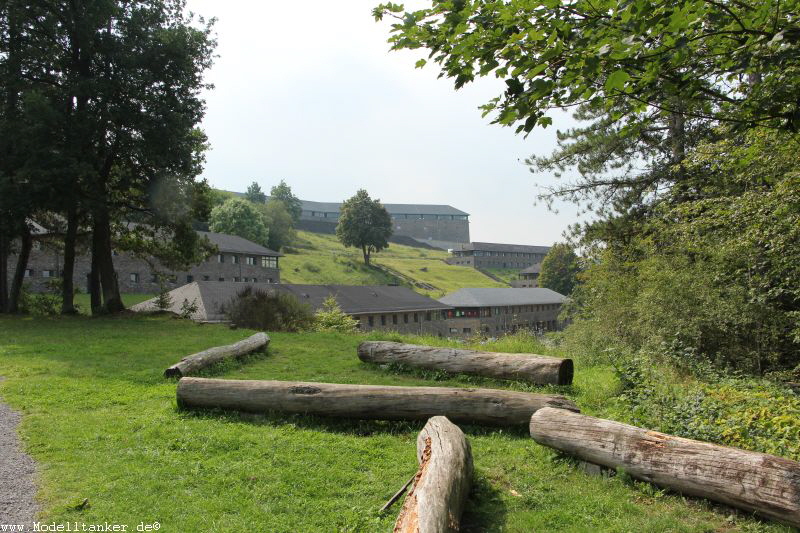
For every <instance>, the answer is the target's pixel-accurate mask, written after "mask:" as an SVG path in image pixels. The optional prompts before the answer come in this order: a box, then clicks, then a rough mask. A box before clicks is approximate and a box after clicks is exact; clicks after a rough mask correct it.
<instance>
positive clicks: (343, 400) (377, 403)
mask: <svg viewBox="0 0 800 533" xmlns="http://www.w3.org/2000/svg"><path fill="white" fill-rule="evenodd" d="M177 397H178V405H179V406H181V407H186V408H196V409H214V408H219V409H227V410H235V411H245V412H250V413H266V412H269V411H282V412H286V413H308V414H315V415H322V416H331V417H339V418H360V419H375V420H427V419H428V418H430V417H432V416H436V415H443V416H446V417H447V418H449V419H450V420H453V421H456V420H458V421H461V422H468V423H476V424H487V425H501V426H504V425H505V426H507V425H515V424H516V425H523V424H527V423H528V421H529V420H530V417H531V415H532V414H533V413H534V412H535V411H536V410H537V409H541V408H542V407H548V406H550V407H560V408H563V409H573V410H576V411H577V410H578V409H577V407H575V404H574V403H572V402H571V401H570V400H568V399H567V398H565V397H563V396H557V395H550V394H529V393H525V392H515V391H505V390H494V389H459V388H449V387H390V386H382V385H338V384H332V383H305V382H298V381H251V380H226V379H203V378H183V379H181V380H180V381H179V382H178V391H177Z"/></svg>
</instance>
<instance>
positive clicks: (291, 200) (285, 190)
mask: <svg viewBox="0 0 800 533" xmlns="http://www.w3.org/2000/svg"><path fill="white" fill-rule="evenodd" d="M269 200H270V202H272V201H279V202H283V205H284V206H286V210H287V211H289V214H290V215H291V216H292V220H293V221H294V223H295V224H297V222H299V221H300V215H302V214H303V204H302V202H301V201H300V200H298V198H297V196H295V195H294V194H292V188H291V187H289V186H288V185H286V182H285V181H284V180H281V182H280V183H279V184H277V185H275V186H274V187H273V188H272V189H271V190H270V191H269Z"/></svg>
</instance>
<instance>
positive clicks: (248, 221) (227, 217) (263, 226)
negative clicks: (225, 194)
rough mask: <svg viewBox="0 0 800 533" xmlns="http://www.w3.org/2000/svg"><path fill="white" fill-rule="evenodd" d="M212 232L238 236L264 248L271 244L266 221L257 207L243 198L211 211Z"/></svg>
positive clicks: (231, 199) (229, 200)
mask: <svg viewBox="0 0 800 533" xmlns="http://www.w3.org/2000/svg"><path fill="white" fill-rule="evenodd" d="M209 222H210V224H209V226H210V228H211V231H215V232H218V233H227V234H229V235H238V236H239V237H242V238H243V239H247V240H250V241H253V242H255V243H257V244H260V245H262V246H267V245H268V243H269V228H268V227H267V222H266V219H265V217H264V215H263V213H261V211H259V210H258V208H257V207H256V206H254V205H253V204H252V203H250V202H248V201H247V200H243V199H241V198H230V199H228V200H226V201H225V203H224V204H222V205H220V206H218V207H215V208H214V209H212V210H211V218H210V219H209Z"/></svg>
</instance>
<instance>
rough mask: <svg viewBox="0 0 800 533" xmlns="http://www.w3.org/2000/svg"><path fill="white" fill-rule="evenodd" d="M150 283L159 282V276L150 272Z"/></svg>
mask: <svg viewBox="0 0 800 533" xmlns="http://www.w3.org/2000/svg"><path fill="white" fill-rule="evenodd" d="M150 283H158V276H156V275H155V274H150Z"/></svg>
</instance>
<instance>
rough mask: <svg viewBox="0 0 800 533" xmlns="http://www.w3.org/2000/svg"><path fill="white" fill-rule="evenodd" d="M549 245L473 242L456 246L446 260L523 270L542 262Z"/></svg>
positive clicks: (456, 263) (482, 266) (476, 265)
mask: <svg viewBox="0 0 800 533" xmlns="http://www.w3.org/2000/svg"><path fill="white" fill-rule="evenodd" d="M548 251H550V247H549V246H527V245H524V244H500V243H494V242H471V243H468V244H463V245H460V246H456V247H454V248H453V249H452V250H451V253H452V257H448V258H447V259H446V260H445V261H446V262H447V263H450V264H451V265H464V266H471V267H472V268H513V269H519V270H522V269H524V268H528V267H530V266H533V265H535V264H537V263H541V262H542V260H543V259H544V256H545V255H547V252H548Z"/></svg>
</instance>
